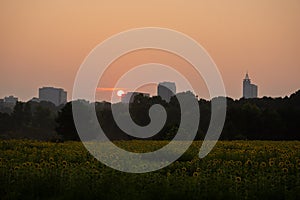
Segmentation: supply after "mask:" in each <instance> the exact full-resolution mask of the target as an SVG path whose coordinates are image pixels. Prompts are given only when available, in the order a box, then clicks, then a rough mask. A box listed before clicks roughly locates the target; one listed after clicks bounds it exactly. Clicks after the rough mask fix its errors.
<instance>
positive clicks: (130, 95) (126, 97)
mask: <svg viewBox="0 0 300 200" xmlns="http://www.w3.org/2000/svg"><path fill="white" fill-rule="evenodd" d="M137 95H142V96H144V97H149V96H150V95H149V94H148V93H142V92H127V93H126V94H123V95H122V97H121V102H122V103H133V101H134V97H135V96H137Z"/></svg>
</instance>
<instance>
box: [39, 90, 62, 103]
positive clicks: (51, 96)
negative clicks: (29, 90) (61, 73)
mask: <svg viewBox="0 0 300 200" xmlns="http://www.w3.org/2000/svg"><path fill="white" fill-rule="evenodd" d="M39 101H49V102H52V103H53V104H55V105H56V106H59V105H61V104H65V103H67V92H66V91H64V90H63V89H61V88H54V87H43V88H39Z"/></svg>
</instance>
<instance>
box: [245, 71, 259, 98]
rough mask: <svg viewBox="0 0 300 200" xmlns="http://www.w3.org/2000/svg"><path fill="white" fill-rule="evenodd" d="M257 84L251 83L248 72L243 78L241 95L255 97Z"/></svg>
mask: <svg viewBox="0 0 300 200" xmlns="http://www.w3.org/2000/svg"><path fill="white" fill-rule="evenodd" d="M257 90H258V89H257V85H254V84H252V83H251V79H250V78H249V75H248V72H247V73H246V76H245V79H244V80H243V97H244V98H245V99H251V98H257Z"/></svg>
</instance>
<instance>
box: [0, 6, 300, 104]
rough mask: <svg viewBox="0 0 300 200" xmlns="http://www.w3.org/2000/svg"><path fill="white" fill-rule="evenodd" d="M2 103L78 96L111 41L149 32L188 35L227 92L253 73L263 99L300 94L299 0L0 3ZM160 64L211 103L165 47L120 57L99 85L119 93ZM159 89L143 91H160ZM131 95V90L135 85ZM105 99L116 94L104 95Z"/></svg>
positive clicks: (100, 95)
mask: <svg viewBox="0 0 300 200" xmlns="http://www.w3.org/2000/svg"><path fill="white" fill-rule="evenodd" d="M0 27H1V31H0V98H2V97H4V96H7V95H15V96H17V97H19V99H20V100H22V101H27V100H29V99H31V98H32V97H33V96H37V95H38V88H39V87H42V86H54V87H60V88H64V89H65V90H66V91H67V92H68V99H69V100H70V98H71V93H72V88H73V83H74V80H75V77H76V73H77V71H78V69H79V67H80V65H81V64H82V62H83V60H84V59H85V58H86V56H87V55H88V54H89V52H90V51H91V50H92V49H93V48H94V47H95V46H96V45H98V44H99V43H101V42H102V41H104V40H105V39H107V38H108V37H110V36H112V35H114V34H117V33H119V32H122V31H126V30H128V29H132V28H141V27H163V28H169V29H173V30H176V31H179V32H182V33H184V34H186V35H188V36H190V37H192V38H193V39H194V40H196V41H197V42H198V43H199V44H201V45H202V46H203V47H204V48H205V49H206V51H207V52H208V53H209V54H210V56H211V58H212V59H213V60H214V62H215V63H216V65H217V66H218V68H219V71H220V73H221V75H222V77H223V81H224V84H225V89H226V92H227V95H228V96H230V97H232V98H235V99H238V98H240V97H241V95H242V80H243V78H244V76H245V73H246V71H248V72H249V75H250V78H251V79H252V82H253V83H255V84H257V85H258V87H259V96H260V97H262V96H272V97H277V96H286V95H290V94H291V93H293V92H295V91H297V90H298V89H300V81H299V77H300V37H299V35H300V1H299V0H247V1H246V0H228V1H216V0H210V1H201V0H190V1H186V0H182V1H179V0H163V1H162V0H152V1H148V0H147V1H145V0H128V1H114V0H109V1H96V0H89V1H78V0H70V1H67V0H51V1H50V0H43V1H41V0H26V1H22V0H0ZM154 61H155V62H160V63H165V64H168V65H169V66H172V67H174V68H176V69H178V70H179V71H181V72H182V73H185V74H186V75H187V76H190V77H189V78H188V79H190V81H191V83H192V85H193V87H195V92H196V93H197V95H198V96H199V97H202V98H206V99H207V98H209V95H208V92H207V89H206V86H205V84H204V82H203V80H202V78H201V77H198V76H196V75H195V74H194V73H193V70H192V67H191V66H190V65H189V63H187V62H186V61H184V60H183V59H181V58H180V57H178V56H175V55H172V54H171V53H168V52H163V51H158V50H142V51H137V52H131V53H129V54H127V55H124V56H122V57H120V58H119V59H117V60H115V62H113V63H112V64H111V66H109V69H108V70H107V71H106V72H105V74H104V76H103V77H102V78H101V80H100V82H99V87H101V88H102V87H103V88H113V87H114V85H115V83H116V81H117V80H118V78H119V77H120V76H122V74H124V73H126V71H128V70H129V69H131V68H133V67H134V66H136V65H139V64H143V63H149V62H154ZM155 88H156V85H153V84H152V85H147V86H145V87H142V88H140V91H144V92H149V93H151V94H152V95H155V94H156V89H155ZM128 90H130V88H128ZM96 96H97V99H98V100H108V99H109V96H110V93H109V91H105V90H97V95H96Z"/></svg>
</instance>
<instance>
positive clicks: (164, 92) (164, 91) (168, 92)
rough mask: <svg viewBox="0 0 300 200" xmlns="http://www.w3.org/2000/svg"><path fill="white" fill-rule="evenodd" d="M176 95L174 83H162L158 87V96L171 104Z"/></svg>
mask: <svg viewBox="0 0 300 200" xmlns="http://www.w3.org/2000/svg"><path fill="white" fill-rule="evenodd" d="M175 94H176V85H175V83H174V82H162V83H159V84H158V86H157V95H158V96H160V97H161V98H162V99H163V100H165V101H166V102H170V100H171V97H172V96H174V95H175Z"/></svg>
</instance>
